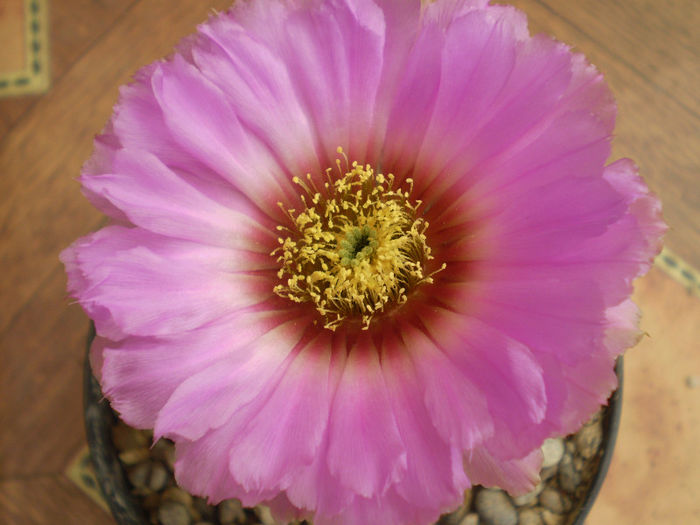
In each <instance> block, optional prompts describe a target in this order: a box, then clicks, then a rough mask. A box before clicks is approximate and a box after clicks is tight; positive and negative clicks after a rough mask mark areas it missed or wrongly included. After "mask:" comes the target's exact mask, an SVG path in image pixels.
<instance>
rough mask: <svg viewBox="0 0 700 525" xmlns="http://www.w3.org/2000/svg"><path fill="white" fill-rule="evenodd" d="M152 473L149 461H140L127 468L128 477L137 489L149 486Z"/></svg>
mask: <svg viewBox="0 0 700 525" xmlns="http://www.w3.org/2000/svg"><path fill="white" fill-rule="evenodd" d="M150 474H151V464H150V463H149V462H145V463H139V464H138V465H134V466H133V467H130V468H128V469H126V477H127V478H128V479H129V483H131V484H132V485H133V486H134V488H135V489H141V491H143V490H145V489H146V488H147V487H148V478H149V476H150Z"/></svg>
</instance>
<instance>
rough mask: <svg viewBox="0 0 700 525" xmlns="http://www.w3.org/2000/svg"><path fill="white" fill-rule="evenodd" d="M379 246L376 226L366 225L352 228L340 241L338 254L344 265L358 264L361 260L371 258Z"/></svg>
mask: <svg viewBox="0 0 700 525" xmlns="http://www.w3.org/2000/svg"><path fill="white" fill-rule="evenodd" d="M377 246H379V242H378V241H377V232H376V230H375V229H374V228H370V227H369V226H367V225H364V226H363V227H362V228H357V227H355V228H352V229H350V230H349V231H348V232H347V233H346V234H345V238H344V239H343V240H342V241H340V245H339V250H338V255H340V263H341V264H342V265H343V266H357V264H358V263H360V261H362V260H364V259H368V260H369V259H370V257H372V255H373V254H374V252H375V251H376V249H377Z"/></svg>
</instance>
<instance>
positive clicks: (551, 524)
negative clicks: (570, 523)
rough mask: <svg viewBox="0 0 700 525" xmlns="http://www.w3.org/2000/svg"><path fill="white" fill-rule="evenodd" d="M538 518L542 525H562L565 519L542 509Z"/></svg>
mask: <svg viewBox="0 0 700 525" xmlns="http://www.w3.org/2000/svg"><path fill="white" fill-rule="evenodd" d="M540 516H541V517H542V522H543V523H544V525H564V519H565V517H564V516H562V515H561V514H554V513H553V512H552V511H550V510H547V509H542V512H541V513H540Z"/></svg>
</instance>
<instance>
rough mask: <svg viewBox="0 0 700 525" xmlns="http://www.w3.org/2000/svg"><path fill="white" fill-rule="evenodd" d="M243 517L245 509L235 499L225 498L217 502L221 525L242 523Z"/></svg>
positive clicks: (244, 517)
mask: <svg viewBox="0 0 700 525" xmlns="http://www.w3.org/2000/svg"><path fill="white" fill-rule="evenodd" d="M245 519H246V516H245V511H244V510H243V507H242V506H241V502H240V501H238V500H237V499H227V500H224V501H222V502H221V503H219V521H220V522H221V524H222V525H230V524H231V523H243V522H244V521H245Z"/></svg>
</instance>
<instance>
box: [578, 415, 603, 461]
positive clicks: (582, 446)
mask: <svg viewBox="0 0 700 525" xmlns="http://www.w3.org/2000/svg"><path fill="white" fill-rule="evenodd" d="M574 441H575V442H576V449H577V450H578V453H579V454H581V457H583V458H585V459H588V458H592V457H593V456H594V455H595V453H596V452H598V449H599V448H600V444H601V443H602V441H603V422H602V421H601V420H598V421H596V422H595V423H592V424H587V425H585V426H584V427H583V428H582V429H581V430H579V431H578V433H577V434H576V437H575V438H574Z"/></svg>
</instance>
